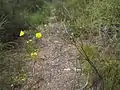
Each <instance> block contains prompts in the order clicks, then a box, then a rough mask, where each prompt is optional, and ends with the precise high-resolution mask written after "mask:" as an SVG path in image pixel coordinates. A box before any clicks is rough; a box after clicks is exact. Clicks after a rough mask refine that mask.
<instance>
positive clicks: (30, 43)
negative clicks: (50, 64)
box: [19, 30, 42, 59]
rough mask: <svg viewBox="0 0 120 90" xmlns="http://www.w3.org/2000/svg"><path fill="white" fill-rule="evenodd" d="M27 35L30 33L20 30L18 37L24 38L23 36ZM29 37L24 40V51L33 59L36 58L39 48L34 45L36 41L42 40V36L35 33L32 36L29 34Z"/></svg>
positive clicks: (39, 33)
mask: <svg viewBox="0 0 120 90" xmlns="http://www.w3.org/2000/svg"><path fill="white" fill-rule="evenodd" d="M28 33H31V32H25V31H23V30H21V31H20V35H19V36H20V37H24V36H25V34H28ZM32 33H33V32H32ZM29 36H31V37H29ZM29 36H28V37H27V39H26V40H25V46H26V51H27V54H28V55H29V56H30V57H31V58H33V59H35V58H36V57H37V56H38V51H39V48H38V47H37V46H36V43H37V42H36V41H37V40H39V39H41V38H42V34H41V32H38V31H36V32H34V33H33V34H30V35H29Z"/></svg>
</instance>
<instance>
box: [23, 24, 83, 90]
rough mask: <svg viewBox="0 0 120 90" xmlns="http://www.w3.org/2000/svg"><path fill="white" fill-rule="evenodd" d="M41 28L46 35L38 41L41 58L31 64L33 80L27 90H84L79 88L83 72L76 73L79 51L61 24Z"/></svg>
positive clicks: (29, 80) (26, 87)
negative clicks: (79, 79)
mask: <svg viewBox="0 0 120 90" xmlns="http://www.w3.org/2000/svg"><path fill="white" fill-rule="evenodd" d="M38 29H39V30H40V31H41V32H42V35H43V37H42V39H41V40H40V41H38V45H39V46H40V52H39V59H38V60H37V61H36V62H30V63H29V64H28V65H29V68H30V71H29V75H30V76H31V77H29V79H28V83H27V85H26V86H25V87H24V89H23V90H82V89H80V87H81V86H80V84H79V85H77V83H78V82H77V81H78V78H82V75H81V76H80V77H78V75H77V74H78V73H79V74H80V73H81V69H80V68H79V69H77V72H76V60H77V57H78V54H77V50H76V48H75V47H74V46H73V45H72V44H71V43H70V40H69V37H68V36H67V34H66V32H65V28H64V27H63V26H62V24H60V23H53V24H51V23H50V24H48V25H47V26H46V25H45V26H44V27H38ZM81 80H82V79H81ZM80 82H81V81H80ZM80 82H79V83H80ZM82 82H83V81H82ZM82 82H81V83H82ZM77 88H78V89H77Z"/></svg>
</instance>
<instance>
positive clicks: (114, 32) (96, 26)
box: [56, 0, 120, 90]
mask: <svg viewBox="0 0 120 90" xmlns="http://www.w3.org/2000/svg"><path fill="white" fill-rule="evenodd" d="M119 14H120V0H61V1H60V2H59V4H58V5H57V11H56V15H57V16H58V20H59V21H64V22H65V24H66V26H67V27H68V28H70V29H71V31H70V30H69V31H68V32H70V33H69V34H70V35H71V36H72V38H73V42H74V45H75V46H76V47H77V48H78V50H79V52H80V56H81V53H82V54H83V55H82V56H83V58H80V61H84V64H83V69H84V73H86V75H89V79H88V81H86V82H88V83H87V85H86V86H85V87H84V89H85V90H103V89H104V90H119V88H120V84H119V83H120V73H119V70H120V68H119V67H120V61H119V56H120V54H119V49H120V48H119V38H120V37H119V35H120V33H119V30H120V15H119ZM78 43H80V44H78ZM92 88H93V89H92Z"/></svg>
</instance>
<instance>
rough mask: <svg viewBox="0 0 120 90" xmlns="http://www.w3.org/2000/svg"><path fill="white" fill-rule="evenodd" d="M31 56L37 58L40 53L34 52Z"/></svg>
mask: <svg viewBox="0 0 120 90" xmlns="http://www.w3.org/2000/svg"><path fill="white" fill-rule="evenodd" d="M30 55H31V57H36V56H37V55H38V53H37V52H32V53H31V54H30Z"/></svg>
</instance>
